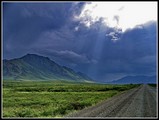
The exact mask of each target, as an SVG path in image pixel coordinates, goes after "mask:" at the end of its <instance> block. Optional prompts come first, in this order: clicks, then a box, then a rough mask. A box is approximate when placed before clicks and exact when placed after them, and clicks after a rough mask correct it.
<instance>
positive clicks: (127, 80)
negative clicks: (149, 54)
mask: <svg viewBox="0 0 159 120" xmlns="http://www.w3.org/2000/svg"><path fill="white" fill-rule="evenodd" d="M109 83H110V84H148V83H156V76H144V75H143V76H126V77H123V78H121V79H118V80H114V81H112V82H109Z"/></svg>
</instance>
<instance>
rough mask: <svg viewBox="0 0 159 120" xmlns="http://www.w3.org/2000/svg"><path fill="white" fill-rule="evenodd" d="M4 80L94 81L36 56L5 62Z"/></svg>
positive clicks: (46, 58) (47, 59)
mask: <svg viewBox="0 0 159 120" xmlns="http://www.w3.org/2000/svg"><path fill="white" fill-rule="evenodd" d="M3 79H4V80H5V79H7V80H71V81H92V79H91V78H90V77H88V76H87V75H86V74H84V73H81V72H75V71H74V70H73V69H71V68H68V67H66V66H61V65H59V64H57V63H55V62H54V61H52V60H51V59H49V58H48V57H44V56H40V55H36V54H27V55H25V56H23V57H21V58H16V59H11V60H3Z"/></svg>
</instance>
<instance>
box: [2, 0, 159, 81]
mask: <svg viewBox="0 0 159 120" xmlns="http://www.w3.org/2000/svg"><path fill="white" fill-rule="evenodd" d="M2 7H3V59H12V58H17V57H21V56H24V55H25V54H27V53H35V54H38V55H43V56H47V57H49V58H51V59H52V60H53V61H55V62H57V63H58V64H60V65H65V66H67V67H70V68H72V69H74V70H75V71H80V72H83V73H86V74H87V75H89V76H90V77H92V78H93V79H96V80H97V81H105V82H107V81H111V80H115V79H118V78H121V77H124V76H127V75H155V73H156V42H157V41H156V36H157V35H156V28H157V26H156V24H157V2H59V3H58V2H56V3H55V2H43V3H42V2H34V3H33V2H32V3H29V2H21V3H20V2H3V4H2Z"/></svg>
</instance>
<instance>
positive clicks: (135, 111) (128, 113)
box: [66, 85, 158, 118]
mask: <svg viewBox="0 0 159 120" xmlns="http://www.w3.org/2000/svg"><path fill="white" fill-rule="evenodd" d="M66 117H82V118H83V117H153V118H156V117H158V116H157V100H156V89H155V88H153V87H151V86H149V85H141V86H139V87H137V88H134V89H131V90H128V91H124V92H123V93H121V94H118V95H116V96H113V97H112V98H109V99H107V100H106V101H103V102H101V103H99V104H97V105H96V106H92V107H88V108H86V109H83V110H81V111H79V112H75V113H72V114H69V115H67V116H66Z"/></svg>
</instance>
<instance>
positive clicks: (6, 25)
mask: <svg viewBox="0 0 159 120" xmlns="http://www.w3.org/2000/svg"><path fill="white" fill-rule="evenodd" d="M3 4H4V10H3V30H4V32H3V33H4V34H3V35H4V39H5V40H4V51H6V52H8V53H7V54H4V57H8V58H9V56H10V55H11V54H16V52H17V55H18V54H19V53H20V52H19V49H21V50H22V51H23V52H24V51H26V52H27V50H29V49H30V47H31V46H32V44H38V43H37V41H38V39H39V36H40V35H41V34H42V33H43V32H45V31H48V30H52V29H60V28H61V27H63V26H64V25H65V24H66V23H67V22H68V21H69V20H70V19H71V18H72V14H73V13H72V12H73V11H71V10H70V9H71V8H72V3H69V2H68V3H65V4H64V3H5V2H4V3H3ZM76 6H78V5H76ZM79 8H80V7H79ZM77 10H78V9H77ZM13 51H15V52H13ZM9 53H11V54H10V55H9ZM21 55H22V54H21ZM12 57H13V56H12Z"/></svg>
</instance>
